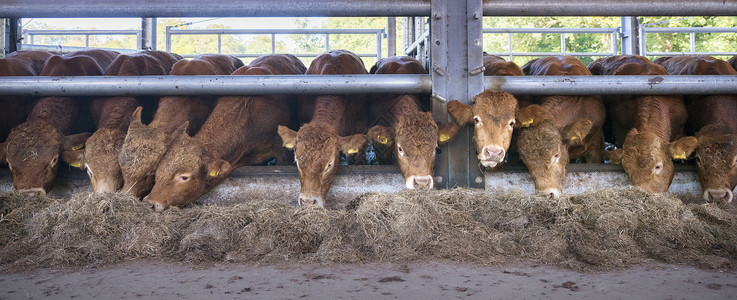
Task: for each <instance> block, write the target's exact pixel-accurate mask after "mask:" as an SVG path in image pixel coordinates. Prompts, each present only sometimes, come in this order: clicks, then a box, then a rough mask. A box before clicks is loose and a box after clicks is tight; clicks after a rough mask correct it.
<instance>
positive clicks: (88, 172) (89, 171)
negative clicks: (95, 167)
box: [84, 164, 95, 177]
mask: <svg viewBox="0 0 737 300" xmlns="http://www.w3.org/2000/svg"><path fill="white" fill-rule="evenodd" d="M84 168H85V170H87V176H89V177H93V176H95V173H94V172H92V169H90V166H89V165H87V164H84Z"/></svg>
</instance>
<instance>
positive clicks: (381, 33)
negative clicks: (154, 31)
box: [166, 27, 384, 60]
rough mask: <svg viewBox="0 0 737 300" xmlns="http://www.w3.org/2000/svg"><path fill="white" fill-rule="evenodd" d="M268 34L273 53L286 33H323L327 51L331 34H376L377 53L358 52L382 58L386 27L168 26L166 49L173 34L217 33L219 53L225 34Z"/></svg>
mask: <svg viewBox="0 0 737 300" xmlns="http://www.w3.org/2000/svg"><path fill="white" fill-rule="evenodd" d="M237 34H241V35H268V36H270V37H271V54H274V53H277V52H276V36H277V35H286V34H300V35H315V34H317V35H323V36H324V37H325V51H328V50H330V36H331V35H340V34H364V35H374V36H376V52H375V53H356V55H358V56H361V57H376V59H377V60H378V59H381V48H382V47H381V40H382V38H383V37H384V29H171V28H169V27H167V28H166V51H167V52H171V46H172V42H171V38H172V36H173V35H216V36H217V53H222V36H223V35H237ZM178 54H180V55H182V56H183V57H194V56H195V55H194V54H192V53H178ZM229 54H231V55H233V56H237V57H258V56H261V55H264V54H269V53H229ZM317 55H319V53H307V54H295V56H297V57H315V56H317Z"/></svg>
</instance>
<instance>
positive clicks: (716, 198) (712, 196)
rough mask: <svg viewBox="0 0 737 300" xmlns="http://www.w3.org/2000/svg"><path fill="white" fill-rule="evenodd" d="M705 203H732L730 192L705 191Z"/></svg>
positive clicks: (722, 190) (723, 190)
mask: <svg viewBox="0 0 737 300" xmlns="http://www.w3.org/2000/svg"><path fill="white" fill-rule="evenodd" d="M705 198H706V199H705V200H706V201H708V202H718V203H730V202H732V192H731V191H729V190H727V189H718V190H717V189H709V190H707V191H706V197H705Z"/></svg>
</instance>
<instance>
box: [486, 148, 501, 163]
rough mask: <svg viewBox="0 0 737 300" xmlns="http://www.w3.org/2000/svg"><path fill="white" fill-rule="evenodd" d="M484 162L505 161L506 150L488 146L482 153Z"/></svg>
mask: <svg viewBox="0 0 737 300" xmlns="http://www.w3.org/2000/svg"><path fill="white" fill-rule="evenodd" d="M481 154H482V156H483V160H487V161H494V162H501V161H502V160H504V149H503V148H501V147H499V146H486V147H484V149H483V150H482V151H481Z"/></svg>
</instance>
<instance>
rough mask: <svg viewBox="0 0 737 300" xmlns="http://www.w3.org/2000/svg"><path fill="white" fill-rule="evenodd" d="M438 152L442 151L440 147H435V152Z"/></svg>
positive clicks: (438, 153)
mask: <svg viewBox="0 0 737 300" xmlns="http://www.w3.org/2000/svg"><path fill="white" fill-rule="evenodd" d="M440 153H443V149H440V147H435V154H437V155H440Z"/></svg>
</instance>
